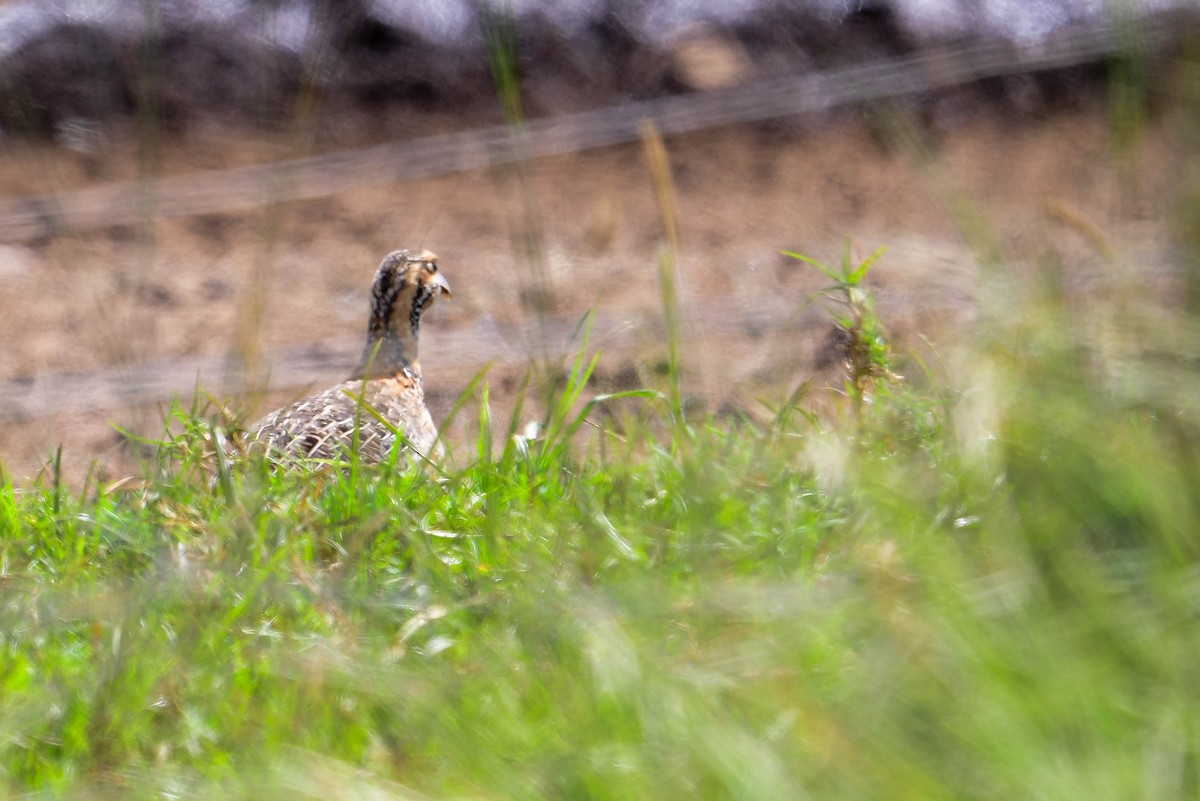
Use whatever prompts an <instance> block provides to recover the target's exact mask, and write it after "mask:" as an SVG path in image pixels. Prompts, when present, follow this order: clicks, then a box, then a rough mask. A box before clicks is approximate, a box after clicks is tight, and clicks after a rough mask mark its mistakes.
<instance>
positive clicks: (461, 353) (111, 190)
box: [0, 21, 1176, 422]
mask: <svg viewBox="0 0 1200 801" xmlns="http://www.w3.org/2000/svg"><path fill="white" fill-rule="evenodd" d="M1175 34H1176V31H1175V30H1174V29H1173V28H1172V27H1171V25H1170V24H1169V23H1166V22H1162V21H1159V22H1150V23H1143V24H1141V25H1140V27H1137V28H1136V29H1131V28H1127V27H1123V26H1118V25H1111V26H1106V27H1102V28H1095V29H1089V30H1080V31H1077V32H1075V33H1072V34H1070V35H1066V36H1062V37H1059V38H1057V39H1055V40H1053V41H1050V42H1044V43H1040V44H1039V45H1037V46H1036V47H1020V46H1017V45H1015V44H1013V43H1011V42H1003V43H994V42H993V43H981V44H973V45H967V46H960V47H955V48H950V49H946V50H942V51H938V52H928V53H924V54H921V55H916V56H911V57H905V58H896V59H888V60H884V61H878V62H874V63H871V64H867V65H863V66H856V67H849V68H845V69H840V70H834V71H829V72H824V73H817V74H811V75H804V76H799V77H796V76H792V77H787V78H775V79H769V80H763V81H759V82H756V83H752V84H747V85H743V86H739V87H736V88H731V89H724V90H716V91H710V92H705V93H698V94H690V95H682V96H676V97H670V98H664V99H659V100H652V101H646V102H637V103H628V104H624V105H621V106H616V107H612V108H605V109H600V110H595V111H588V112H583V113H579V114H573V115H567V116H563V117H555V118H550V119H543V120H535V121H532V122H530V123H528V124H527V125H525V126H523V127H520V128H511V127H507V126H497V127H493V128H487V129H484V130H481V131H474V132H466V133H458V134H448V135H442V136H434V137H429V138H424V139H418V140H411V141H401V142H394V143H390V144H386V145H382V146H378V147H373V148H367V149H362V150H355V151H346V152H340V153H333V154H328V155H322V156H316V157H312V158H304V159H296V160H291V161H284V162H278V163H274V164H266V165H261V166H253V167H244V168H236V169H229V170H221V171H211V172H203V173H198V174H193V175H182V176H175V177H170V178H163V179H159V180H155V181H142V182H136V183H121V184H112V185H108V186H101V187H96V188H90V189H84V190H79V191H74V192H67V193H61V194H50V195H40V196H32V197H10V198H0V241H6V240H7V241H22V240H28V239H35V238H41V237H47V236H54V235H59V234H62V233H64V232H69V231H80V230H87V229H94V228H103V227H107V226H115V225H127V224H131V223H135V222H138V221H141V220H144V219H146V218H147V216H148V215H149V216H153V217H157V218H168V217H183V216H188V215H194V214H211V213H221V212H229V211H235V210H239V209H246V208H252V207H257V206H261V205H265V204H269V203H276V202H284V201H289V200H302V199H310V198H317V197H323V196H328V195H332V194H336V193H338V192H341V191H345V190H349V189H353V188H356V187H360V186H367V185H372V184H378V183H383V182H388V181H403V180H410V179H414V178H421V177H429V176H433V175H439V174H445V173H452V172H457V171H464V170H470V169H478V168H483V167H488V166H495V165H501V164H505V163H512V162H514V161H518V160H523V159H532V158H539V157H544V156H551V155H559V154H565V153H572V152H578V151H583V150H588V149H592V148H597V147H603V146H607V145H616V144H622V143H627V142H631V141H636V140H638V139H639V138H640V137H641V135H642V126H643V125H644V124H645V121H646V120H651V121H653V122H654V124H655V125H656V126H657V127H658V129H659V130H660V131H661V132H663V133H665V134H679V133H686V132H689V131H696V130H702V129H706V128H714V127H720V126H724V125H730V124H735V123H742V122H753V121H762V120H768V119H774V118H781V117H788V116H793V115H797V114H803V113H806V112H814V111H821V110H825V109H831V108H835V107H837V106H839V105H845V104H849V103H855V102H864V101H871V100H882V99H888V98H896V97H902V96H906V95H912V94H915V93H920V92H925V91H931V90H935V89H940V88H947V87H952V86H956V85H962V84H966V83H970V82H973V81H978V80H981V79H984V78H990V77H997V76H1002V75H1012V74H1022V73H1030V72H1036V71H1039V70H1048V69H1056V68H1062V67H1069V66H1072V65H1079V64H1085V63H1088V62H1091V61H1095V60H1096V59H1098V58H1103V57H1105V56H1108V55H1112V54H1114V53H1117V52H1121V51H1125V50H1127V49H1129V48H1130V47H1131V46H1132V45H1136V46H1137V47H1138V48H1140V49H1142V50H1146V51H1148V50H1151V49H1152V48H1154V47H1156V46H1159V45H1161V44H1164V43H1167V42H1169V41H1171V40H1173V38H1174V36H1175ZM893 302H897V303H899V304H903V303H904V302H905V301H904V299H903V298H902V297H893ZM955 307H959V304H958V301H954V302H952V303H951V304H949V307H948V308H947V312H949V311H951V310H952V308H955ZM925 311H929V309H927V308H926V309H925ZM688 313H689V316H690V317H692V318H694V319H703V320H704V321H705V323H704V328H705V333H706V335H707V334H712V335H714V336H724V335H728V334H735V335H742V336H746V335H753V334H754V333H755V332H761V331H763V330H774V331H786V330H788V329H789V328H790V329H795V330H809V331H811V330H813V329H814V327H816V326H819V325H821V324H823V323H824V322H826V321H827V317H825V316H824V315H821V314H820V313H819V311H818V310H815V309H813V308H811V307H809V308H807V309H806V310H802V311H797V310H796V309H795V308H794V307H790V308H784V307H780V308H774V309H764V308H763V306H762V305H761V304H756V305H755V306H754V307H749V306H747V307H745V308H740V307H730V306H728V305H721V306H719V307H717V306H714V307H712V308H691V309H689V310H688ZM577 322H578V320H577V319H574V318H572V319H556V320H551V321H549V323H548V324H543V323H539V324H536V325H535V324H532V323H531V324H529V325H526V326H510V327H507V328H504V329H501V328H500V327H498V326H495V325H494V324H488V323H486V322H477V323H474V324H472V325H471V326H467V327H463V328H459V329H454V330H450V331H446V332H439V334H438V335H437V344H438V355H437V362H438V369H439V370H441V369H443V368H444V369H446V370H447V371H453V370H462V369H469V370H477V369H479V368H481V367H483V366H484V364H485V363H487V362H489V361H490V362H497V363H501V364H523V363H526V362H527V361H528V358H529V353H530V352H544V353H555V352H561V351H562V349H563V348H564V346H566V343H568V342H569V341H570V338H571V332H572V331H573V330H574V326H575V325H576V324H577ZM656 324H657V323H656V321H654V320H638V321H636V323H635V322H634V321H631V320H630V319H629V318H628V316H625V317H622V316H619V315H606V314H601V315H600V316H599V317H598V319H597V321H596V328H595V334H596V337H595V341H598V342H601V343H602V344H605V345H607V346H615V345H629V344H635V343H633V340H634V339H635V337H636V336H638V335H644V332H646V331H653V330H655V325H656ZM635 329H636V331H637V332H640V333H639V334H635V333H634V331H635ZM531 343H533V344H532V345H531ZM360 347H361V345H360V343H359V342H357V341H353V342H352V341H344V342H339V343H335V344H333V345H332V346H329V347H327V348H323V349H318V348H315V347H308V348H299V349H294V350H291V351H285V352H283V353H280V354H277V356H276V358H275V359H274V360H273V368H272V375H271V383H272V385H273V386H275V387H303V386H306V385H308V384H310V383H311V382H312V381H313V379H314V377H317V376H336V375H338V374H340V373H341V372H344V370H345V369H346V367H347V365H349V364H351V363H352V362H353V361H354V359H355V358H356V357H357V355H358V353H359V349H360ZM197 386H203V387H205V388H206V389H209V390H212V391H214V392H220V391H236V390H240V389H243V388H244V387H243V386H241V385H240V378H239V377H238V376H237V371H236V370H235V369H234V368H233V367H232V366H231V364H230V362H229V360H228V359H227V358H224V357H221V356H208V357H193V358H178V357H176V358H170V359H163V360H158V361H153V362H148V363H144V364H138V365H127V366H120V367H116V366H115V367H109V368H103V369H99V370H94V371H87V372H61V373H47V374H42V375H38V376H33V377H27V378H16V379H6V380H0V420H7V421H14V422H20V421H23V420H32V419H38V418H46V417H51V416H55V415H60V414H77V413H82V412H87V411H95V410H99V409H114V408H119V407H127V406H133V405H145V404H153V403H161V402H164V401H168V400H170V399H172V398H174V397H180V396H183V397H189V396H190V394H191V392H192V391H193V390H194V389H195V388H196V387H197Z"/></svg>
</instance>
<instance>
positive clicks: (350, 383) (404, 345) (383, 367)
mask: <svg viewBox="0 0 1200 801" xmlns="http://www.w3.org/2000/svg"><path fill="white" fill-rule="evenodd" d="M442 294H444V295H447V296H449V294H450V288H449V285H448V284H447V283H446V281H445V279H444V278H442V277H441V275H440V274H439V273H438V272H437V257H436V256H435V255H434V254H432V253H429V252H428V251H423V252H421V253H416V254H414V253H410V252H409V251H403V250H401V251H395V252H393V253H389V254H388V255H387V257H385V258H384V260H383V263H382V264H380V266H379V270H378V271H377V272H376V275H375V282H374V285H373V286H372V291H371V318H370V322H369V324H368V328H367V341H366V345H365V346H364V348H363V355H362V358H361V360H360V362H359V364H358V366H357V367H356V369H355V370H354V371H353V372H352V373H351V378H350V379H349V380H347V381H344V382H342V383H340V384H338V385H336V386H334V387H331V388H329V389H327V390H325V391H324V392H321V393H318V394H316V395H312V396H310V397H307V398H304V399H303V400H300V401H297V402H296V403H294V404H292V405H291V406H286V407H284V408H282V409H279V410H277V411H275V412H272V413H271V414H269V415H267V416H266V417H265V418H263V419H262V420H260V421H259V422H258V423H257V424H255V425H254V426H253V427H252V428H251V429H250V432H249V434H250V438H251V440H253V441H256V442H258V443H261V444H263V445H265V446H266V447H267V449H268V452H270V453H274V454H276V455H280V456H284V457H292V458H297V457H298V458H310V459H343V458H346V457H347V456H349V455H350V453H351V452H352V450H353V449H354V448H355V447H357V448H358V454H359V458H360V459H361V460H362V461H363V462H367V463H375V462H381V461H383V460H385V459H386V458H388V456H389V455H390V453H391V452H392V449H393V448H394V447H395V444H396V432H397V431H398V432H400V433H401V434H402V435H403V437H404V442H405V444H406V447H407V448H412V449H415V450H416V451H418V452H419V453H421V454H422V455H424V456H435V455H436V454H431V453H430V451H431V449H432V448H433V447H434V443H435V442H436V440H437V426H436V425H434V422H433V418H432V417H431V416H430V414H429V410H428V409H427V408H426V407H425V392H424V389H423V388H422V383H421V368H420V363H419V362H418V361H417V335H418V328H419V323H420V317H421V314H422V313H423V312H424V311H425V310H426V309H427V308H428V307H429V305H430V304H431V303H432V302H433V300H434V299H435V298H436V297H437V296H438V295H442ZM368 407H369V408H368ZM372 412H374V413H372ZM379 418H383V420H386V421H387V424H386V425H385V424H384V423H382V422H381V421H380V419H379ZM409 458H411V454H409V455H408V457H407V458H406V457H405V456H404V454H402V458H401V461H402V462H404V461H407V460H408V459H409Z"/></svg>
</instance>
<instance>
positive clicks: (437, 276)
mask: <svg viewBox="0 0 1200 801" xmlns="http://www.w3.org/2000/svg"><path fill="white" fill-rule="evenodd" d="M429 285H430V286H431V287H433V288H435V289H440V290H441V293H442V294H443V295H445V296H446V297H448V298H452V297H454V294H453V293H452V292H451V291H450V284H448V283H446V279H445V278H444V277H442V274H441V273H434V274H433V278H431V279H429Z"/></svg>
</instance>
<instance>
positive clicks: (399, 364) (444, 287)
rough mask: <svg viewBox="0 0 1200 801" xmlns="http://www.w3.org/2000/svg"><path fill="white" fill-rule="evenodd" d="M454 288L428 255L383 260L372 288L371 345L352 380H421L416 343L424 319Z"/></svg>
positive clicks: (400, 253)
mask: <svg viewBox="0 0 1200 801" xmlns="http://www.w3.org/2000/svg"><path fill="white" fill-rule="evenodd" d="M441 295H445V296H446V297H450V285H449V284H448V283H446V279H445V278H444V277H443V276H442V274H441V272H440V271H439V270H438V263H437V256H435V255H434V254H432V253H430V252H429V251H428V250H422V251H420V252H416V253H414V252H413V251H410V250H395V251H392V252H391V253H389V254H387V255H386V256H384V257H383V261H382V262H381V263H380V265H379V269H378V270H377V271H376V272H375V282H374V284H372V286H371V321H370V323H369V325H368V327H367V343H366V347H365V348H364V349H363V355H362V359H361V360H360V362H359V366H358V368H357V369H356V370H355V372H354V373H352V375H351V377H353V378H362V377H367V378H369V377H372V376H384V375H395V374H398V373H402V372H408V373H410V374H413V375H415V376H417V377H419V376H420V373H421V366H420V364H419V363H418V361H417V338H418V331H419V329H420V325H421V315H422V314H423V313H424V312H425V310H426V309H428V308H429V307H430V305H432V304H433V302H434V301H435V300H436V299H437V298H438V297H439V296H441Z"/></svg>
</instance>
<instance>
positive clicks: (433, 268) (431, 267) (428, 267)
mask: <svg viewBox="0 0 1200 801" xmlns="http://www.w3.org/2000/svg"><path fill="white" fill-rule="evenodd" d="M425 272H427V273H436V272H437V262H435V261H429V262H426V263H425Z"/></svg>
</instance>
